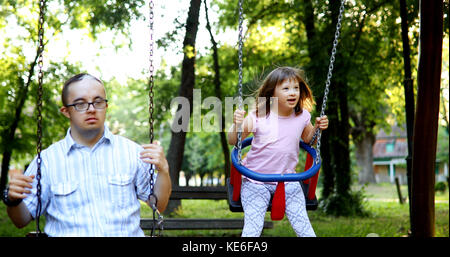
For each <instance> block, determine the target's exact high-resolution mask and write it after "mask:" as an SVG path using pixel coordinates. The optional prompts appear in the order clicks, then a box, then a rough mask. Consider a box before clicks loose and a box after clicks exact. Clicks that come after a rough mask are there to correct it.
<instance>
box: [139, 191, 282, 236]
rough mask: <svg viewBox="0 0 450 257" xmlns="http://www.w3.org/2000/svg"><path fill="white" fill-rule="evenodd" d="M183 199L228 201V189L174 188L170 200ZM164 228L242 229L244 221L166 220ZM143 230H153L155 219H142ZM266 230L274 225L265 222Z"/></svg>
mask: <svg viewBox="0 0 450 257" xmlns="http://www.w3.org/2000/svg"><path fill="white" fill-rule="evenodd" d="M182 199H208V200H226V199H228V194H227V188H226V187H225V186H204V187H193V186H187V187H180V186H174V187H172V194H171V195H170V200H182ZM163 226H164V230H183V229H186V230H199V229H242V228H243V227H244V220H243V219H194V218H193V219H184V218H165V219H164V224H163ZM141 228H142V229H143V230H151V229H153V219H150V218H142V219H141ZM264 228H273V223H272V222H271V221H264Z"/></svg>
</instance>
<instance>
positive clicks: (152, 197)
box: [26, 0, 163, 237]
mask: <svg viewBox="0 0 450 257" xmlns="http://www.w3.org/2000/svg"><path fill="white" fill-rule="evenodd" d="M153 7H154V4H153V1H152V0H150V2H149V9H150V12H149V27H150V55H149V56H150V57H149V62H150V66H149V72H150V76H149V82H148V83H149V93H148V95H149V114H150V116H149V124H150V128H149V138H150V143H153V139H154V133H153V124H154V120H153V111H154V104H153V96H154V93H153V86H154V78H153V72H154V67H153V17H154V14H153ZM45 9H46V1H45V0H39V20H38V28H39V33H38V35H39V37H38V40H39V42H38V44H39V46H38V50H39V58H38V67H39V73H38V90H37V94H38V99H37V111H38V114H37V146H36V148H37V159H36V162H37V171H36V181H37V186H36V197H37V207H36V215H35V220H36V231H33V232H30V233H28V234H27V235H26V236H27V237H47V236H48V235H47V234H46V233H44V232H42V231H41V229H40V225H39V220H40V215H41V210H42V202H41V191H42V188H41V163H42V159H41V151H42V94H43V87H42V85H43V82H42V80H43V71H42V67H43V55H42V54H43V52H44V43H43V42H44V21H45V20H44V18H45ZM149 173H150V181H149V183H150V196H149V200H148V201H149V203H150V207H151V208H152V210H153V226H152V231H151V236H154V234H155V228H158V229H159V235H161V234H162V231H163V216H162V215H161V214H160V212H159V211H158V209H157V207H156V204H157V198H156V196H155V195H154V190H153V187H154V174H155V167H154V165H153V164H151V165H150V168H149ZM156 216H158V218H157V219H156Z"/></svg>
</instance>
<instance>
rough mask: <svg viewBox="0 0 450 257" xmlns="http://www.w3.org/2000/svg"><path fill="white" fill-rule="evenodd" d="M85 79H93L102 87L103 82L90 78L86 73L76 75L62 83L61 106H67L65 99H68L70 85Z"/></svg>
mask: <svg viewBox="0 0 450 257" xmlns="http://www.w3.org/2000/svg"><path fill="white" fill-rule="evenodd" d="M85 78H91V79H94V80H96V81H98V82H99V83H100V84H102V85H103V82H102V81H101V80H99V79H98V78H96V77H94V76H92V75H91V74H88V73H80V74H77V75H75V76H73V77H71V78H70V79H68V80H67V81H66V83H64V86H63V89H62V94H61V100H62V103H63V106H66V105H67V104H68V103H67V98H68V97H69V86H70V84H72V83H75V82H77V81H81V80H83V79H85Z"/></svg>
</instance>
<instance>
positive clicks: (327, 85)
mask: <svg viewBox="0 0 450 257" xmlns="http://www.w3.org/2000/svg"><path fill="white" fill-rule="evenodd" d="M344 4H345V0H341V6H340V7H339V16H338V20H337V24H336V32H335V34H334V41H333V49H332V50H331V57H330V65H329V66H328V74H327V81H326V83H325V92H324V95H323V101H322V109H321V111H320V117H322V116H324V115H325V108H326V106H327V100H328V93H329V92H330V84H331V77H332V76H333V68H334V61H335V55H336V49H337V45H338V42H339V36H340V30H341V23H342V16H343V13H344V7H345V6H344ZM321 137H322V132H321V130H320V128H318V129H317V130H316V131H315V133H314V136H313V138H312V139H311V141H310V144H313V143H314V141H315V140H316V138H317V146H316V152H317V156H316V160H315V161H316V164H318V163H319V162H320V138H321Z"/></svg>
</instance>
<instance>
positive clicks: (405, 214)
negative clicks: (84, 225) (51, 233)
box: [0, 183, 449, 237]
mask: <svg viewBox="0 0 450 257" xmlns="http://www.w3.org/2000/svg"><path fill="white" fill-rule="evenodd" d="M360 188H361V187H360V186H355V187H354V189H355V190H358V189H360ZM401 190H402V195H403V197H407V188H406V186H402V187H401ZM364 191H365V195H366V198H367V199H366V202H365V208H366V209H367V210H368V211H369V213H370V215H369V216H368V217H333V216H326V215H324V214H323V213H321V212H320V211H308V215H309V218H310V220H311V224H312V226H313V228H314V231H315V232H316V234H317V236H319V237H366V236H367V235H369V234H372V235H374V234H375V235H378V236H380V237H402V236H406V235H407V233H408V230H409V229H410V224H409V210H408V204H407V203H405V204H400V203H399V200H398V196H397V191H396V188H395V185H391V184H388V183H385V184H384V183H383V184H377V185H368V186H365V187H364ZM435 199H436V203H435V236H436V237H449V194H448V189H447V190H446V191H445V192H444V193H441V192H438V193H436V196H435ZM243 215H244V214H243V213H233V212H230V211H229V209H228V204H227V202H226V201H225V200H182V207H181V208H180V209H178V210H177V212H176V213H173V214H171V215H169V216H168V217H173V218H211V217H214V218H243ZM141 216H142V217H146V218H150V217H152V212H151V210H150V208H149V207H148V206H146V205H145V204H142V208H141ZM266 220H268V221H270V213H267V214H266ZM41 223H43V222H42V221H41ZM273 224H274V227H273V228H272V229H265V230H264V231H263V234H262V236H264V237H295V236H296V235H295V233H294V231H293V229H292V228H291V226H290V224H289V221H288V220H287V218H284V219H283V220H281V221H274V222H273ZM43 226H44V224H42V225H41V229H43ZM33 230H35V225H34V223H33V224H30V225H28V226H27V227H26V228H24V229H17V228H15V227H14V225H12V223H11V221H10V220H9V218H8V217H7V215H6V207H5V205H3V204H0V236H12V237H15V236H19V237H22V236H24V235H25V234H26V233H27V232H28V231H33ZM148 232H149V231H146V233H147V234H148ZM240 233H241V230H240V229H239V230H191V231H187V230H186V231H182V230H178V231H173V230H166V231H164V232H163V236H165V237H176V236H199V237H200V236H203V237H204V236H217V237H239V236H240Z"/></svg>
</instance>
